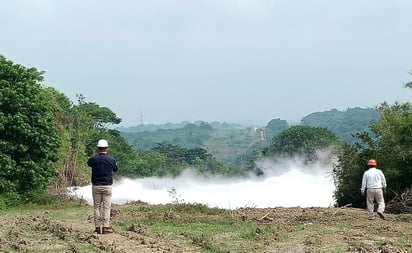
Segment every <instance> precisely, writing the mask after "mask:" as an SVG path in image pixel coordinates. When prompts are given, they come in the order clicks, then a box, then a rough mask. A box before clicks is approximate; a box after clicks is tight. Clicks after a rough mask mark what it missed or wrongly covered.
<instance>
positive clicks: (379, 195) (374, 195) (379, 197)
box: [366, 188, 385, 219]
mask: <svg viewBox="0 0 412 253" xmlns="http://www.w3.org/2000/svg"><path fill="white" fill-rule="evenodd" d="M374 201H376V203H378V212H379V213H383V212H384V211H385V200H384V198H383V191H382V189H381V188H378V189H367V190H366V207H367V208H368V218H369V219H374V218H375V214H374V213H373V209H374V207H375V204H374Z"/></svg>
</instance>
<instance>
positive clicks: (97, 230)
mask: <svg viewBox="0 0 412 253" xmlns="http://www.w3.org/2000/svg"><path fill="white" fill-rule="evenodd" d="M93 233H97V234H101V233H102V231H101V229H100V228H99V227H96V229H95V230H94V231H93Z"/></svg>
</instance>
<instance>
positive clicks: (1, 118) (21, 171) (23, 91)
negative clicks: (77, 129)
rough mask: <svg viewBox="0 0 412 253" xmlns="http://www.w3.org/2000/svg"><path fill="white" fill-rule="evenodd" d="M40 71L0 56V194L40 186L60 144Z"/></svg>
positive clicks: (50, 170) (45, 182) (46, 179)
mask: <svg viewBox="0 0 412 253" xmlns="http://www.w3.org/2000/svg"><path fill="white" fill-rule="evenodd" d="M42 74H43V72H39V71H37V70H36V69H35V68H26V67H24V66H21V65H18V64H14V63H13V62H11V61H9V60H6V58H4V57H3V56H0V131H1V132H2V134H1V137H0V167H1V170H0V194H5V193H10V192H16V193H18V194H23V195H24V194H27V193H28V192H30V191H33V190H37V189H44V188H46V187H47V185H48V183H49V181H50V179H51V178H52V177H54V176H56V173H55V171H54V169H53V167H52V162H53V161H56V160H57V159H58V157H57V156H56V153H57V150H58V148H59V145H60V141H59V138H58V136H57V132H56V128H55V125H54V118H53V111H52V106H51V104H50V103H48V101H49V100H48V99H47V93H46V92H45V90H44V89H43V88H42V86H41V81H42V80H43V76H42Z"/></svg>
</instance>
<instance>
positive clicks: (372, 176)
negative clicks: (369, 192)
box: [361, 167, 386, 192]
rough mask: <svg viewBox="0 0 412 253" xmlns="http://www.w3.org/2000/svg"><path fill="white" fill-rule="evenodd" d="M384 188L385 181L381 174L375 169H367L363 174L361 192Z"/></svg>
mask: <svg viewBox="0 0 412 253" xmlns="http://www.w3.org/2000/svg"><path fill="white" fill-rule="evenodd" d="M379 188H386V179H385V176H384V175H383V172H382V171H381V170H379V169H377V168H375V167H372V168H369V169H368V170H367V171H365V172H364V173H363V177H362V187H361V191H362V192H365V189H379Z"/></svg>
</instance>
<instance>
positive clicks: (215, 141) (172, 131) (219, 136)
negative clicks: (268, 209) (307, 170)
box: [118, 108, 379, 165]
mask: <svg viewBox="0 0 412 253" xmlns="http://www.w3.org/2000/svg"><path fill="white" fill-rule="evenodd" d="M378 120H379V112H378V111H377V110H376V109H372V108H349V109H347V110H345V111H339V110H336V109H332V110H330V111H324V112H315V113H312V114H309V115H307V116H305V117H303V118H302V120H301V123H302V125H306V126H312V127H321V128H326V129H328V130H330V131H331V132H333V133H334V134H336V135H337V136H338V137H339V139H340V140H341V141H344V142H347V143H354V142H356V141H357V138H355V137H354V136H353V135H354V134H356V133H363V132H366V133H368V134H371V133H372V132H371V130H370V128H369V124H370V122H371V121H378ZM183 123H186V125H183ZM221 126H225V127H224V128H223V127H221ZM157 127H158V128H155V127H154V126H150V128H149V129H156V130H150V131H144V130H143V129H145V127H144V126H143V125H141V126H138V127H131V128H127V129H126V128H123V129H122V128H119V129H118V130H119V131H120V132H121V134H122V136H124V137H125V138H126V140H127V141H128V142H129V143H131V144H132V145H133V147H134V148H136V149H138V150H139V149H143V150H150V149H152V148H153V147H155V146H156V145H157V143H167V144H172V145H178V146H182V147H186V148H203V149H205V150H207V151H208V152H209V153H210V154H212V155H213V156H214V157H216V159H217V160H219V161H222V162H224V163H229V164H235V165H240V164H242V163H244V162H246V161H247V159H248V158H250V157H251V156H253V154H254V153H256V152H262V150H263V149H264V148H265V147H267V146H268V145H269V143H270V141H271V140H272V138H273V137H275V136H276V135H278V134H279V133H281V132H282V131H284V130H286V129H287V128H288V127H290V126H289V124H288V122H287V121H286V120H281V119H273V120H271V121H269V122H268V124H267V125H266V126H263V127H260V126H249V127H247V126H243V128H241V129H239V127H240V126H238V125H230V124H227V123H221V124H219V123H216V122H215V124H214V125H211V124H208V123H206V122H202V121H200V122H194V123H189V122H182V124H167V125H163V127H164V128H163V129H162V128H160V127H162V126H160V125H159V126H157ZM179 127H180V128H179ZM138 129H140V130H139V131H137V130H138Z"/></svg>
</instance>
